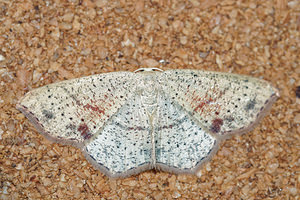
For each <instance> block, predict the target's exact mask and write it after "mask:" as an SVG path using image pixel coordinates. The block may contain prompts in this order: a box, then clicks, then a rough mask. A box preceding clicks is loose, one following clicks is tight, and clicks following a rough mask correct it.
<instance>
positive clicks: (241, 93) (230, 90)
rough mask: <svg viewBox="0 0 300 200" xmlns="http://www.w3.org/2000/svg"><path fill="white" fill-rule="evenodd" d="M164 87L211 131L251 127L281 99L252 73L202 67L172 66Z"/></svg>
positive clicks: (165, 75) (231, 131)
mask: <svg viewBox="0 0 300 200" xmlns="http://www.w3.org/2000/svg"><path fill="white" fill-rule="evenodd" d="M161 78H162V79H164V80H165V81H164V83H165V84H163V88H164V90H165V91H167V92H168V93H169V95H170V96H171V98H172V99H173V100H175V101H176V102H177V103H178V104H180V105H181V106H182V107H183V108H184V109H185V110H186V111H187V112H188V113H189V114H190V115H191V116H193V117H194V118H196V119H197V120H198V122H199V124H200V125H201V126H202V127H203V128H204V129H206V130H207V131H208V132H210V133H211V134H214V135H217V136H221V137H223V136H228V135H231V134H234V133H244V132H247V131H249V130H250V129H251V128H253V127H254V125H256V124H257V122H258V121H259V120H260V119H261V118H262V117H263V116H264V115H265V113H266V112H267V111H268V110H269V108H270V106H271V105H272V103H273V102H274V101H275V100H276V99H277V97H278V96H279V95H278V91H277V89H276V88H274V87H272V86H271V84H269V83H268V82H266V81H264V80H260V79H257V78H252V77H249V76H243V75H236V74H230V73H221V72H209V71H198V70H168V71H165V72H164V73H163V75H162V77H161Z"/></svg>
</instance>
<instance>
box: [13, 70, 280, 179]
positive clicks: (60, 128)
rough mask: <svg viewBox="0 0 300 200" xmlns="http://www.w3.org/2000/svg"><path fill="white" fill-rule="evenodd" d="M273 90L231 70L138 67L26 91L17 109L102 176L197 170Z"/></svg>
mask: <svg viewBox="0 0 300 200" xmlns="http://www.w3.org/2000/svg"><path fill="white" fill-rule="evenodd" d="M278 96H279V93H278V91H277V89H276V88H274V87H272V86H271V84H269V83H268V82H266V81H264V80H261V79H257V78H252V77H249V76H243V75H236V74H231V73H221V72H211V71H200V70H189V69H178V70H166V71H162V70H160V69H158V68H141V69H138V70H136V71H135V72H125V71H120V72H111V73H104V74H97V75H91V76H87V77H83V78H77V79H72V80H66V81H62V82H59V83H54V84H50V85H46V86H44V87H40V88H37V89H34V90H32V91H30V92H28V93H27V94H26V95H25V96H24V97H23V98H22V99H21V100H20V103H19V104H18V105H17V108H18V109H19V110H20V111H21V112H22V113H23V114H24V115H25V116H26V117H27V118H28V119H29V120H30V121H31V122H32V123H33V125H34V126H35V127H36V129H37V130H38V131H39V132H40V133H41V134H43V135H44V136H45V137H46V138H48V139H50V140H51V141H54V142H57V143H61V144H68V145H73V146H75V147H78V148H80V149H81V150H82V152H83V153H84V155H85V157H86V159H87V160H88V161H89V162H90V163H91V164H92V165H94V166H95V167H96V168H97V169H99V170H100V171H101V172H103V173H105V174H106V175H108V176H109V177H126V176H130V175H133V174H137V173H140V172H142V171H145V170H149V169H153V168H154V169H158V170H163V171H167V172H172V173H196V172H197V171H198V169H199V167H200V166H201V165H202V164H203V163H204V162H206V161H207V160H208V159H209V158H210V157H211V156H212V155H213V154H214V152H216V151H217V149H218V145H219V144H220V142H221V141H222V140H224V139H226V138H228V137H229V136H231V135H233V134H242V133H245V132H248V131H250V130H251V129H252V128H254V126H255V125H256V124H257V123H258V122H259V121H260V120H261V119H262V117H263V116H264V115H265V114H266V112H267V111H268V110H269V109H270V107H271V105H272V103H273V102H274V101H275V100H276V99H277V97H278Z"/></svg>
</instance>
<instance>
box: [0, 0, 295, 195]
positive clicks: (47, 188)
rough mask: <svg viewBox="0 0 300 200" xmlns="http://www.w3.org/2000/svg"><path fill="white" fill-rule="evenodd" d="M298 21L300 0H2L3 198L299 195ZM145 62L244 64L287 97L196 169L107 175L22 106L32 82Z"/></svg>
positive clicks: (232, 67)
mask: <svg viewBox="0 0 300 200" xmlns="http://www.w3.org/2000/svg"><path fill="white" fill-rule="evenodd" d="M299 31H300V1H299V0H290V1H288V0H268V1H265V0H249V1H242V0H237V1H235V0H223V1H221V0H199V1H197V0H190V1H188V0H186V1H182V0H152V1H143V0H138V1H132V0H120V1H109V0H44V1H38V0H32V1H30V0H24V1H16V0H0V108H1V112H0V180H1V181H0V199H299V198H300V195H299V193H300V154H299V151H300V144H299V143H300V126H299V121H300V112H299V110H300V109H299V107H300V105H299V104H300V98H299V96H298V97H297V96H296V91H297V87H299V86H300V79H299V76H300V65H299V62H300V33H299ZM139 67H160V68H162V69H171V68H172V69H175V68H193V69H205V70H214V71H224V72H233V73H238V74H247V75H250V76H253V77H258V78H263V79H265V80H268V81H270V82H271V83H272V84H273V85H274V86H275V87H277V88H278V89H279V91H280V95H281V97H280V98H279V99H278V100H277V102H276V103H275V104H274V106H273V107H272V110H271V112H270V114H269V115H268V116H266V117H265V118H264V119H263V121H262V122H261V123H260V124H259V126H257V127H256V128H255V129H254V130H253V131H251V132H249V133H247V134H245V135H242V136H234V137H232V138H231V139H229V140H226V141H225V142H224V143H223V144H222V145H221V147H220V149H219V151H218V152H217V154H216V155H215V156H214V157H213V159H212V160H211V161H210V162H208V163H207V164H205V165H204V166H203V168H202V169H201V170H200V172H199V173H198V176H193V175H175V174H170V173H165V172H158V171H154V170H153V171H147V172H144V173H141V174H139V175H136V176H132V177H129V178H125V179H108V178H107V177H106V176H104V175H103V174H102V173H101V172H99V171H97V170H95V169H94V168H93V167H92V166H91V165H90V164H89V163H88V162H87V161H86V160H85V158H84V156H83V155H82V153H81V152H80V150H78V149H76V148H74V147H70V146H64V145H58V144H53V143H50V142H49V141H47V140H46V139H45V138H44V137H43V136H41V135H40V134H39V133H38V132H37V131H36V130H35V128H34V127H33V126H32V125H31V124H30V123H29V121H28V120H27V119H26V118H25V117H24V116H23V115H22V114H21V113H20V112H19V111H18V110H16V108H15V105H16V103H17V101H18V99H20V98H21V97H22V96H23V95H24V94H25V93H26V92H28V91H29V90H31V89H33V88H37V87H40V86H43V85H46V84H49V83H54V82H58V81H61V80H65V79H71V78H74V77H81V76H86V75H91V74H95V73H103V72H112V71H121V70H123V71H124V70H129V71H133V70H136V69H138V68H139ZM298 93H299V89H298ZM298 95H299V94H298Z"/></svg>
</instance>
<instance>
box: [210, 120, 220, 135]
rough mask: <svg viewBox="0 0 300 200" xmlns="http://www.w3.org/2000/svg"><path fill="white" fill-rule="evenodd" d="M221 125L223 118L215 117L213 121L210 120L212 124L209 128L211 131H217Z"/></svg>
mask: <svg viewBox="0 0 300 200" xmlns="http://www.w3.org/2000/svg"><path fill="white" fill-rule="evenodd" d="M222 125H223V120H222V119H220V118H215V119H214V120H213V121H212V124H211V126H210V130H211V131H212V132H213V133H219V132H220V130H221V126H222Z"/></svg>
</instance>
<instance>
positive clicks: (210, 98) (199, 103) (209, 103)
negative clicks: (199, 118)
mask: <svg viewBox="0 0 300 200" xmlns="http://www.w3.org/2000/svg"><path fill="white" fill-rule="evenodd" d="M196 93H197V92H196V91H193V92H192V93H190V94H191V99H192V101H191V105H192V108H193V112H197V113H201V114H204V115H207V114H209V113H214V114H216V113H218V114H219V111H220V109H221V108H220V105H219V104H217V103H215V102H216V101H217V100H218V99H219V98H220V97H221V96H222V95H223V94H224V92H223V91H220V90H217V89H215V88H214V89H213V90H212V94H213V95H212V94H208V93H206V94H205V96H204V97H200V96H198V95H196ZM218 114H217V115H218Z"/></svg>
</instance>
